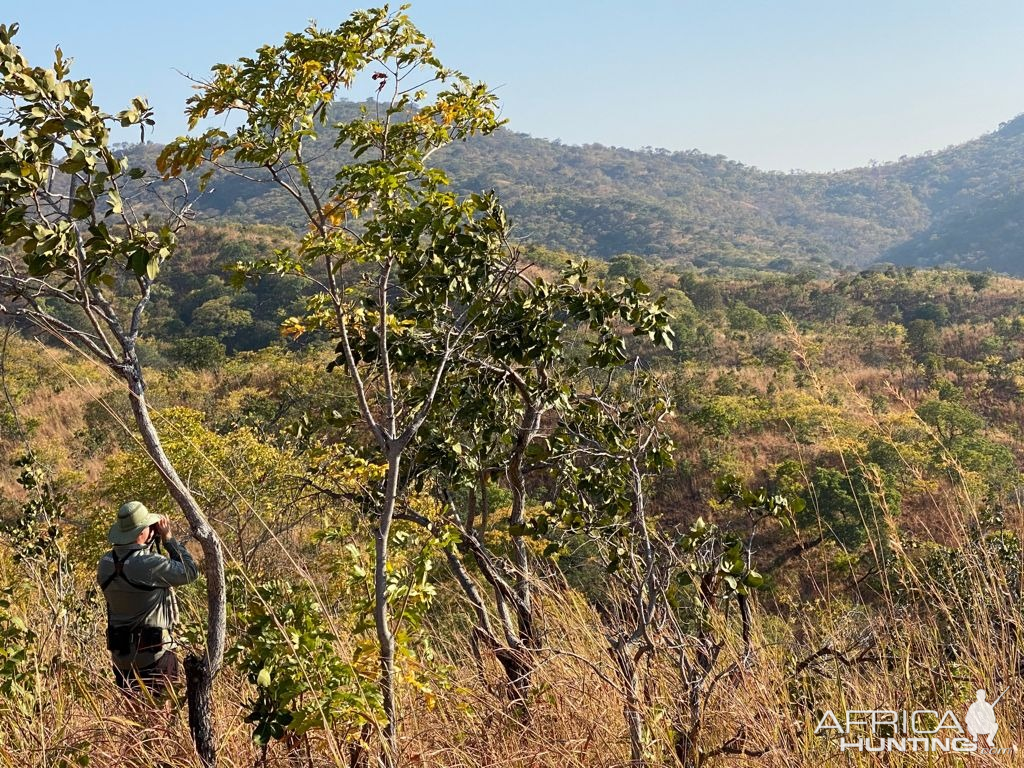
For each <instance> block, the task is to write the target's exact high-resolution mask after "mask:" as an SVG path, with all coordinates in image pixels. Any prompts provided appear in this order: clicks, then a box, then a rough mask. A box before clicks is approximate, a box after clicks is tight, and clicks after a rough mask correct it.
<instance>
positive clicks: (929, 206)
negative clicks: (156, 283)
mask: <svg viewBox="0 0 1024 768" xmlns="http://www.w3.org/2000/svg"><path fill="white" fill-rule="evenodd" d="M355 114H357V105H355V104H351V103H342V104H339V105H337V107H336V116H337V117H338V118H350V117H352V116H354V115H355ZM155 149H156V148H155V147H153V146H151V145H150V146H147V147H145V148H139V147H137V148H135V149H134V150H133V151H134V152H136V153H140V154H143V155H146V156H149V157H150V158H151V157H152V154H153V153H154V152H155ZM437 157H438V161H439V163H440V164H441V165H443V166H444V167H445V168H446V170H447V171H448V172H449V174H450V175H451V177H452V180H453V184H454V185H455V186H456V187H458V188H459V189H461V190H463V191H479V190H484V189H492V188H493V189H496V190H497V191H498V192H499V193H500V194H501V196H502V199H503V201H504V202H505V204H506V206H507V207H508V209H509V212H510V214H511V216H512V218H513V220H514V221H516V222H517V226H518V235H519V236H520V237H521V238H523V239H524V240H526V241H528V242H532V243H536V244H541V245H545V246H548V247H552V248H558V249H564V250H569V251H573V252H577V253H583V254H587V255H592V256H596V257H600V258H611V257H614V256H616V255H618V254H622V253H637V254H640V255H643V256H645V257H653V258H659V259H663V260H665V261H668V262H671V263H678V264H687V265H689V264H692V265H696V266H716V265H717V266H729V267H743V266H757V267H765V266H768V267H771V268H778V269H788V268H792V267H794V266H800V265H806V264H812V265H813V264H818V265H825V264H831V265H833V266H840V265H852V266H861V265H865V264H869V263H871V262H874V261H878V260H884V261H895V262H898V263H906V264H918V265H927V264H933V263H945V264H954V265H963V266H966V267H969V268H972V269H986V268H992V269H996V270H999V271H1005V272H1010V273H1014V274H1024V256H1022V253H1024V251H1022V248H1021V246H1022V240H1024V236H1022V235H1021V232H1020V229H1019V222H1020V218H1021V214H1022V212H1024V208H1022V202H1024V198H1022V197H1021V191H1020V190H1022V189H1024V186H1022V185H1021V179H1022V177H1024V116H1021V117H1018V118H1016V119H1015V120H1012V121H1010V122H1009V123H1006V124H1004V125H1003V126H1002V127H1001V128H1000V130H998V131H996V132H994V133H991V134H987V135H985V136H982V137H981V138H978V139H975V140H973V141H970V142H967V143H965V144H961V145H958V146H955V147H950V148H948V149H945V150H942V151H940V152H934V153H928V154H926V155H923V156H920V157H915V158H910V159H906V160H902V161H900V162H896V163H888V164H884V165H880V166H876V167H872V168H858V169H853V170H848V171H841V172H835V173H827V174H820V173H818V174H815V173H788V174H787V173H778V172H765V171H760V170H757V169H755V168H751V167H748V166H744V165H742V164H740V163H737V162H733V161H730V160H728V159H726V158H725V157H722V156H720V155H719V156H712V155H707V154H703V153H700V152H696V151H688V152H667V151H663V150H654V151H632V150H626V149H617V148H611V147H604V146H601V145H596V144H591V145H584V146H565V145H562V144H560V143H558V142H549V141H546V140H542V139H535V138H531V137H529V136H527V135H525V134H520V133H515V132H513V131H509V130H501V131H499V132H498V133H497V134H495V135H493V136H489V137H479V138H474V139H472V140H470V141H468V142H466V143H464V144H458V145H455V146H452V147H448V148H446V149H445V150H444V151H443V152H442V153H439V155H438V156H437ZM341 161H342V158H341V157H340V156H339V155H338V152H337V151H336V150H332V149H330V148H329V144H327V142H325V147H324V149H323V151H322V152H321V153H320V155H319V156H318V157H317V158H316V159H315V160H314V161H313V167H314V170H315V172H316V175H317V176H319V177H320V178H321V180H324V181H326V180H328V179H330V178H331V176H332V169H334V168H336V167H337V165H338V163H339V162H341ZM201 208H202V210H203V211H204V212H205V213H207V214H209V215H218V216H220V215H227V216H230V217H233V218H238V219H242V220H247V221H260V222H267V223H278V224H288V223H297V222H298V217H297V215H296V212H295V210H294V209H293V208H292V205H291V203H290V201H289V200H288V199H286V198H285V196H283V195H282V194H281V193H279V192H278V191H276V190H275V189H274V188H273V186H272V185H269V184H260V183H256V182H252V181H247V180H245V179H240V178H238V177H235V176H228V175H221V176H219V177H217V178H216V180H215V183H214V185H213V190H212V192H211V193H210V194H209V195H207V196H206V197H205V198H204V200H203V201H202V206H201Z"/></svg>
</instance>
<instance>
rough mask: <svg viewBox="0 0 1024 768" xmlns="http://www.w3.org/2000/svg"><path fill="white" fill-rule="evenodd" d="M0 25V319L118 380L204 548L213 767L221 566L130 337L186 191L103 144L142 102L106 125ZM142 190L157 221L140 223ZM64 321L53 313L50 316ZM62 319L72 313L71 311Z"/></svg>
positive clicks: (198, 666) (170, 244)
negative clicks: (153, 408)
mask: <svg viewBox="0 0 1024 768" xmlns="http://www.w3.org/2000/svg"><path fill="white" fill-rule="evenodd" d="M16 32H17V25H12V26H9V27H8V26H4V25H0V96H2V98H3V100H4V101H5V102H6V106H5V108H4V109H3V111H2V112H0V126H3V128H4V129H13V133H11V134H6V133H5V134H4V135H3V138H2V139H0V231H2V237H3V245H4V246H5V247H6V248H7V249H8V250H7V251H6V252H5V253H4V254H3V255H0V295H2V297H3V303H2V304H0V313H2V314H4V315H5V316H7V317H9V318H11V319H12V320H13V321H14V322H17V323H20V324H22V325H28V326H32V327H35V328H37V329H39V330H41V331H42V332H44V333H46V334H48V335H49V336H50V337H51V338H53V339H55V340H58V341H60V342H63V343H65V344H68V345H71V346H73V347H75V348H76V349H78V350H80V351H81V352H83V353H85V354H87V355H89V356H90V357H92V358H93V359H94V360H96V361H98V362H99V363H101V364H102V365H104V366H105V367H106V368H107V369H108V370H110V371H111V372H112V373H113V374H114V375H115V376H116V377H117V378H118V379H120V380H121V381H123V382H124V386H125V388H126V390H127V392H128V394H129V403H130V407H131V411H132V414H133V416H134V419H135V423H136V426H137V427H138V430H139V433H140V435H141V437H142V443H143V445H144V447H145V450H146V453H147V455H148V456H149V458H150V460H151V461H152V462H153V464H154V465H155V466H156V468H157V469H158V471H159V473H160V476H161V478H162V479H163V482H164V484H165V485H166V487H167V490H168V491H169V493H170V494H171V496H172V497H173V498H174V500H175V502H176V503H177V504H178V506H179V507H180V508H181V511H182V513H183V514H184V515H185V518H186V519H187V520H188V523H189V526H190V527H191V529H192V532H193V534H194V535H195V537H196V539H197V540H198V541H199V543H200V545H201V546H202V548H203V554H204V569H205V573H206V582H207V608H208V617H207V619H208V623H207V634H206V641H207V646H206V654H205V657H204V658H201V657H199V656H196V655H190V656H189V657H188V658H187V659H186V661H185V668H186V675H187V678H188V682H189V703H190V708H189V725H190V727H191V729H192V735H193V738H194V739H195V742H196V747H197V750H198V752H199V754H200V757H201V758H202V759H203V761H204V763H205V764H206V765H214V764H215V762H216V749H215V744H214V741H213V732H212V721H211V720H210V716H211V715H210V701H211V695H212V685H213V678H214V676H215V675H216V673H217V671H218V669H219V668H220V666H221V662H222V659H223V655H224V626H225V600H224V558H223V554H222V551H221V543H220V539H219V538H218V536H217V534H216V532H215V531H214V530H213V528H212V527H211V526H210V524H209V523H208V522H207V520H206V518H205V516H204V515H203V512H202V510H201V509H200V507H199V504H198V503H197V502H196V500H195V498H193V496H192V493H191V492H190V490H189V488H188V486H187V485H186V484H185V482H184V481H183V480H182V479H181V477H180V476H179V475H178V473H177V471H176V470H175V467H174V465H173V464H172V463H171V462H170V461H169V459H168V458H167V455H166V454H165V452H164V449H163V445H162V443H161V440H160V435H159V432H158V430H157V427H156V425H155V423H154V421H153V416H152V414H151V412H150V408H149V404H148V402H147V400H146V384H145V377H144V375H143V367H142V364H141V363H140V362H139V350H138V346H137V345H138V340H139V335H140V333H141V332H142V322H143V317H144V313H145V310H146V306H147V304H148V303H149V300H150V296H151V294H152V290H153V285H154V280H155V279H156V276H157V274H158V272H159V270H160V265H161V263H162V262H163V261H164V260H166V259H167V258H169V257H170V256H171V254H172V253H173V251H174V247H175V232H176V230H177V229H179V228H180V227H181V226H182V225H183V224H184V222H185V214H186V213H187V207H188V194H187V193H188V188H187V185H184V183H182V186H181V190H182V192H181V194H180V195H177V196H175V197H174V198H172V199H165V198H164V197H163V196H160V195H159V194H158V193H157V192H156V191H155V190H154V189H153V188H151V187H149V186H146V185H143V184H141V183H140V182H142V180H143V177H144V176H145V171H143V170H142V169H139V168H133V167H130V165H129V163H128V161H127V160H126V159H124V158H123V157H121V156H120V155H119V154H118V153H117V152H116V151H115V150H114V149H113V148H112V147H111V146H110V125H111V124H113V123H117V124H120V125H121V126H123V127H131V126H138V127H139V128H140V130H144V129H145V127H146V126H149V125H152V124H153V116H152V112H151V110H150V109H149V107H148V106H147V104H146V102H145V101H143V100H142V99H138V98H136V99H133V100H132V102H131V106H129V107H128V108H127V109H125V110H123V111H121V112H119V113H118V114H117V115H109V114H107V113H106V112H103V111H102V110H100V109H99V108H98V107H97V106H96V104H95V103H94V101H93V93H92V86H91V84H90V82H89V81H88V80H73V79H71V77H70V68H69V63H68V62H67V61H66V60H65V59H64V57H63V54H62V52H61V50H60V49H59V48H58V49H57V50H56V52H55V55H54V64H53V67H52V68H43V67H33V66H31V65H30V64H29V63H28V61H27V60H26V58H25V56H24V55H23V54H22V52H21V50H20V48H18V47H17V45H16V44H15V43H14V42H13V38H14V36H15V34H16ZM147 190H149V191H152V192H154V195H155V196H156V197H155V199H153V200H152V201H151V205H152V207H154V208H156V209H158V210H165V211H167V212H168V217H167V221H166V223H164V224H163V225H158V224H157V223H156V221H155V218H156V217H151V216H146V215H143V214H141V212H140V211H139V210H138V206H137V205H136V203H139V202H141V201H140V198H141V196H142V195H143V193H144V192H146V191H147ZM62 306H63V307H64V308H65V311H59V310H58V308H59V307H62ZM69 310H70V311H69Z"/></svg>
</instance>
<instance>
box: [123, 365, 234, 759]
mask: <svg viewBox="0 0 1024 768" xmlns="http://www.w3.org/2000/svg"><path fill="white" fill-rule="evenodd" d="M128 386H129V389H130V391H131V396H130V397H129V401H130V402H131V408H132V413H133V414H134V416H135V423H136V425H137V426H138V428H139V433H140V434H141V436H142V443H143V445H144V446H145V448H146V453H147V454H148V455H149V458H150V460H151V461H152V462H153V464H154V465H155V466H156V468H157V471H158V472H159V473H160V476H161V477H162V478H163V481H164V484H165V485H166V486H167V490H168V491H169V492H170V494H171V496H172V498H173V499H174V501H175V502H176V503H177V505H178V507H179V508H180V509H181V511H182V514H184V516H185V519H186V520H187V521H188V524H189V527H190V528H191V529H192V533H193V535H194V536H195V538H196V540H197V541H198V542H199V544H200V546H201V547H202V549H203V571H204V573H205V575H206V605H207V623H206V657H205V658H203V659H199V660H198V661H199V663H200V665H199V666H196V664H195V663H194V664H193V666H194V669H195V675H194V679H192V680H190V679H189V677H188V661H187V660H186V682H187V683H189V684H190V686H189V691H188V700H189V728H190V730H191V732H192V737H193V740H194V741H195V745H196V751H197V752H198V753H199V756H200V759H202V761H203V765H205V766H207V767H208V768H210V767H211V766H215V765H216V762H217V751H216V743H215V741H214V733H215V730H214V726H213V710H212V707H211V706H210V704H211V701H212V695H213V679H214V677H216V675H217V672H218V670H219V669H220V667H221V664H222V663H223V661H224V640H225V628H226V622H227V606H226V598H225V583H224V552H223V550H222V548H221V543H220V538H219V537H218V536H217V533H216V531H214V530H213V527H212V526H211V525H210V523H209V522H208V521H207V519H206V517H205V515H203V512H202V510H201V509H200V508H199V504H198V503H197V502H196V500H195V499H194V498H193V496H192V493H191V491H189V489H188V486H186V485H185V483H184V482H183V481H182V479H181V478H180V477H179V476H178V473H177V471H176V470H175V468H174V465H173V464H171V460H170V459H169V458H167V454H166V453H164V449H163V445H162V444H161V442H160V435H159V434H158V433H157V430H156V427H155V425H154V424H153V420H152V417H151V416H150V413H149V406H148V404H147V403H146V396H145V388H144V384H143V379H142V371H141V369H140V368H139V366H138V363H136V364H135V367H134V370H133V371H132V373H131V375H130V376H129V377H128ZM190 656H191V654H190ZM196 658H198V657H196ZM193 693H194V696H195V699H194V700H195V702H196V709H195V711H193V709H192V704H193Z"/></svg>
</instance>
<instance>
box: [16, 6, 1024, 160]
mask: <svg viewBox="0 0 1024 768" xmlns="http://www.w3.org/2000/svg"><path fill="white" fill-rule="evenodd" d="M66 7H68V8H70V7H72V6H66ZM356 7H365V4H363V3H352V2H337V1H335V2H325V1H321V0H288V1H287V2H268V1H266V0H258V1H257V0H253V1H251V2H247V3H244V4H242V3H238V4H235V3H215V2H211V1H210V0H207V2H200V1H199V0H175V1H174V2H158V3H152V2H149V3H127V2H104V3H102V4H101V5H100V4H97V5H95V6H92V7H88V6H86V5H85V4H81V5H78V4H76V6H74V10H55V5H54V4H48V3H41V2H35V3H27V2H24V1H23V0H19V2H17V3H11V2H10V0H8V1H7V2H4V4H3V9H2V10H0V19H3V20H4V21H6V22H10V21H18V22H20V23H21V25H22V32H21V33H20V34H19V37H18V39H19V42H20V44H21V45H22V47H23V48H24V49H25V51H26V53H28V54H29V56H30V58H31V59H32V60H33V61H34V62H38V63H42V62H43V61H44V60H47V59H49V58H50V54H51V52H52V49H53V46H54V45H55V44H58V43H59V44H60V45H61V46H62V48H63V49H64V52H65V54H66V55H71V56H73V57H74V58H75V60H76V67H75V71H76V73H77V75H78V76H80V77H83V76H86V77H90V78H92V79H93V81H94V83H95V88H96V92H97V96H98V97H99V99H100V100H101V103H102V104H103V106H104V107H105V108H106V109H107V110H108V111H117V110H118V109H120V108H122V106H123V105H124V104H125V103H126V102H127V100H128V99H129V98H131V97H132V96H134V95H145V96H147V97H148V98H149V100H150V102H151V103H152V104H153V105H154V107H156V109H157V119H158V125H157V131H156V133H155V138H156V139H157V140H165V139H168V138H170V137H172V136H175V135H177V134H178V133H180V132H182V131H183V130H184V127H185V125H184V119H183V117H182V105H183V103H184V100H185V99H186V98H187V97H188V95H189V93H190V86H189V83H188V82H187V81H186V80H185V79H184V78H183V77H182V76H181V75H180V74H178V70H180V71H182V72H188V73H191V74H195V75H203V74H205V73H206V72H207V71H208V70H209V67H210V65H212V64H214V63H216V62H219V61H234V60H235V59H236V58H237V57H238V56H242V55H246V54H248V53H250V52H252V51H253V50H254V49H255V48H256V47H258V46H259V45H261V44H263V43H266V42H277V41H278V40H279V39H280V38H281V37H282V35H283V33H284V32H285V31H290V30H299V29H301V28H302V27H304V26H305V23H306V22H307V21H308V20H309V19H311V18H315V19H316V20H317V21H318V22H319V23H320V24H321V26H332V25H335V24H337V23H340V22H341V21H342V20H344V18H346V17H347V15H348V13H349V12H350V11H351V10H352V9H353V8H356ZM409 13H410V15H411V16H412V18H413V20H414V21H415V22H416V23H417V24H418V25H419V26H420V28H421V29H422V30H423V31H424V32H426V33H427V34H428V35H430V36H431V37H432V38H433V39H434V40H435V42H436V43H437V46H438V54H439V55H440V58H441V60H442V61H443V62H444V63H445V64H446V65H448V66H452V67H456V68H458V69H461V70H463V71H464V72H466V73H467V74H468V75H470V76H471V77H473V78H474V79H482V80H485V81H486V82H487V83H488V84H489V85H491V86H492V87H494V88H496V90H497V92H498V94H499V95H500V97H501V100H502V103H503V108H504V116H505V117H507V118H509V119H510V121H511V123H510V125H509V127H510V128H511V129H513V130H517V131H523V132H525V133H529V134H532V135H534V136H540V137H544V138H549V139H560V140H561V141H563V142H565V143H571V144H581V143H590V142H597V143H601V144H605V145H614V146H624V147H642V146H653V147H665V148H668V149H673V150H678V149H699V150H701V151H704V152H709V153H712V154H723V155H727V156H728V157H730V158H732V159H735V160H739V161H741V162H744V163H747V164H750V165H756V166H759V167H762V168H770V169H778V170H790V169H795V168H800V169H806V170H831V169H836V168H846V167H852V166H857V165H865V164H867V163H868V162H869V161H870V160H878V161H885V160H894V159H896V158H898V157H899V156H900V155H904V154H918V153H920V152H923V151H925V150H928V149H941V148H943V147H945V146H947V145H949V144H954V143H959V142H961V141H965V140H967V139H970V138H973V137H975V136H977V135H980V134H982V133H985V132H988V131H992V130H995V129H996V128H997V127H998V125H999V123H1000V122H1002V121H1005V120H1009V119H1010V118H1012V117H1014V116H1015V115H1017V114H1019V113H1021V112H1024V44H1022V41H1024V2H1021V0H970V1H966V0H963V1H961V0H957V1H956V2H954V1H952V0H888V1H887V2H877V1H876V0H857V2H852V1H850V0H845V1H844V0H818V1H817V2H810V1H808V0H774V1H772V0H757V1H755V0H700V1H699V2H698V1H693V0H677V1H676V2H671V1H670V0H653V1H650V2H643V1H641V2H633V3H622V2H606V1H604V0H591V2H583V1H582V0H572V1H569V0H548V1H547V2H541V1H539V0H518V2H505V1H504V0H492V2H489V3H485V2H464V1H463V0H448V1H447V2H446V1H444V0H419V2H414V3H413V5H412V8H411V9H410V11H409ZM366 95H368V94H367V93H363V92H358V93H353V94H352V97H353V98H357V99H362V98H364V97H365V96H366Z"/></svg>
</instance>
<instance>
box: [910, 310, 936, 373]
mask: <svg viewBox="0 0 1024 768" xmlns="http://www.w3.org/2000/svg"><path fill="white" fill-rule="evenodd" d="M907 345H908V346H909V347H910V354H911V355H913V356H914V359H915V360H917V361H918V362H922V361H924V360H925V359H926V358H927V357H928V356H930V355H937V354H938V353H939V352H940V351H941V350H942V337H941V335H940V334H939V329H938V328H937V327H936V325H935V321H934V320H924V319H918V320H911V321H910V322H909V323H908V324H907Z"/></svg>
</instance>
